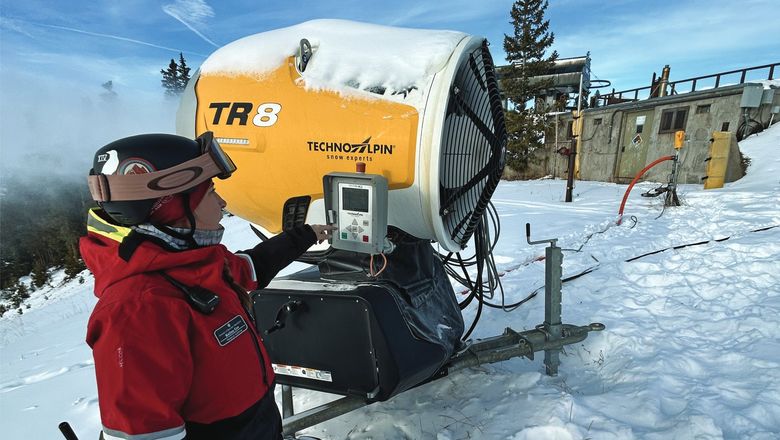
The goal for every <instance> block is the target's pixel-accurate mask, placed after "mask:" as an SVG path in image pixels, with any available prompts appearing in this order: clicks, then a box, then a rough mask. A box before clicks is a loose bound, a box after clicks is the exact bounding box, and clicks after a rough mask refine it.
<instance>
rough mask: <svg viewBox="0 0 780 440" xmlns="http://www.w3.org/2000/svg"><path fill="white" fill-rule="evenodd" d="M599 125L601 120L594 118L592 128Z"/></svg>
mask: <svg viewBox="0 0 780 440" xmlns="http://www.w3.org/2000/svg"><path fill="white" fill-rule="evenodd" d="M597 125H601V118H596V119H594V120H593V126H594V127H595V126H597Z"/></svg>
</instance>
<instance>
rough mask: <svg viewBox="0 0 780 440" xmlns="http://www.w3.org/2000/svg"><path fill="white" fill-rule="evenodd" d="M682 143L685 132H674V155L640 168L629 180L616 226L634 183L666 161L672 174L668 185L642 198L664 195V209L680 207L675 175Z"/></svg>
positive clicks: (619, 221) (660, 158) (649, 192)
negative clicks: (669, 161) (668, 161)
mask: <svg viewBox="0 0 780 440" xmlns="http://www.w3.org/2000/svg"><path fill="white" fill-rule="evenodd" d="M684 143H685V132H684V131H682V130H680V131H677V132H675V133H674V149H675V150H676V151H675V153H674V156H663V157H659V158H658V159H656V160H654V161H653V162H651V163H650V164H649V165H647V166H646V167H644V168H642V170H641V171H639V172H638V173H637V174H636V176H635V177H634V179H633V180H631V183H629V184H628V188H626V192H625V194H623V200H622V201H621V202H620V209H619V210H618V218H617V222H616V223H617V224H618V225H620V224H621V223H622V221H623V209H624V208H625V207H626V201H628V195H629V194H630V193H631V189H632V188H633V187H634V185H635V184H636V182H638V181H639V179H640V178H641V177H642V176H643V175H644V174H645V173H646V172H647V171H649V170H650V169H651V168H653V167H654V166H656V165H658V164H659V163H662V162H665V161H667V160H671V161H672V172H671V174H669V183H667V184H666V185H664V186H660V187H658V188H655V189H653V190H650V191H648V192H646V193H643V194H642V196H643V197H656V196H659V195H661V194H664V193H665V194H666V197H665V199H664V207H666V206H680V199H679V197H677V174H678V170H679V162H680V161H679V157H680V149H682V147H683V144H684Z"/></svg>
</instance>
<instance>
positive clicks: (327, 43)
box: [177, 20, 603, 435]
mask: <svg viewBox="0 0 780 440" xmlns="http://www.w3.org/2000/svg"><path fill="white" fill-rule="evenodd" d="M205 131H212V132H214V134H215V137H216V139H217V141H218V142H219V143H220V144H221V145H222V147H223V149H224V150H225V151H227V152H228V154H229V155H230V156H231V158H232V159H233V161H234V162H235V164H236V165H237V167H238V169H237V171H236V172H235V173H234V174H233V176H232V177H231V178H230V179H227V180H220V181H216V182H215V185H216V187H217V190H218V191H219V193H220V194H221V195H222V197H224V198H225V199H226V200H227V202H228V210H229V211H230V212H231V213H232V214H235V215H237V216H239V217H241V218H243V219H246V220H248V221H250V222H251V223H253V224H254V225H256V226H258V227H259V228H256V233H257V234H258V236H260V237H261V238H264V237H266V236H267V235H268V234H274V233H279V232H282V231H284V230H285V229H287V228H290V227H294V226H296V225H300V224H303V223H309V224H317V223H319V224H322V223H327V224H331V225H334V226H335V227H336V228H337V229H336V231H335V233H334V236H333V239H332V240H331V241H330V243H328V245H327V246H325V247H324V248H322V247H321V248H317V247H316V246H315V247H314V248H312V249H310V250H309V252H307V253H305V254H304V255H303V257H301V261H304V262H308V263H312V264H313V265H314V266H313V267H311V268H309V269H306V270H303V271H301V272H298V273H296V274H293V275H290V276H287V277H282V278H277V279H275V280H274V281H273V282H271V283H270V284H269V286H268V287H267V288H265V289H263V290H262V291H257V292H253V301H254V313H255V318H256V323H257V326H258V329H259V330H260V331H261V332H263V333H264V334H265V336H264V342H265V344H266V347H267V348H268V351H269V353H270V356H271V359H272V361H273V368H274V371H275V372H276V375H277V376H276V377H277V381H278V382H279V383H280V384H282V396H283V402H282V410H283V411H282V412H283V415H284V432H285V435H288V434H291V433H294V432H296V431H299V430H301V429H304V428H306V427H308V426H312V425H314V424H317V423H320V422H323V421H325V420H328V419H331V418H334V417H337V416H339V415H341V414H344V413H346V412H348V411H351V410H354V409H356V408H359V407H361V406H364V405H366V404H369V403H372V402H376V401H383V400H387V399H389V398H391V397H392V396H394V395H396V394H398V393H400V392H403V391H405V390H408V389H410V388H412V387H415V386H417V385H420V384H422V383H425V382H427V381H432V380H435V379H437V378H440V377H443V376H445V375H447V374H448V373H451V372H454V371H457V370H460V369H463V368H466V367H470V366H476V365H479V364H482V363H485V362H498V361H501V360H506V359H509V358H511V357H516V356H526V357H529V358H530V359H533V355H534V352H537V351H545V369H546V371H547V373H548V374H551V375H554V374H556V373H557V368H558V352H559V351H560V349H561V348H562V347H563V346H564V345H567V344H573V343H576V342H579V341H582V340H583V339H585V338H586V337H587V334H588V332H590V331H594V330H601V329H603V326H601V325H599V324H592V325H589V326H571V325H566V324H561V322H560V303H561V300H560V270H561V267H560V265H561V259H562V257H561V256H560V248H556V247H555V246H554V243H551V247H550V248H548V252H550V249H558V253H557V254H553V255H552V257H549V258H548V259H547V264H548V265H551V266H556V265H557V271H555V270H548V271H547V272H548V279H547V280H546V285H547V291H546V304H547V303H549V306H548V307H546V308H547V309H548V312H547V313H546V314H545V322H544V323H543V324H540V325H539V326H537V327H536V328H535V329H533V330H529V331H524V332H515V331H514V330H512V329H509V328H507V329H506V331H505V332H504V334H502V335H499V336H495V337H491V338H487V339H482V340H476V341H472V340H470V339H469V336H470V334H471V332H472V331H473V330H474V327H475V325H476V319H475V321H474V322H473V323H472V324H471V326H470V328H469V329H468V330H466V331H465V332H464V330H465V325H464V323H463V318H462V316H461V312H460V311H461V309H462V308H465V307H466V306H468V305H469V304H471V303H473V304H475V305H476V307H477V314H476V316H477V319H478V317H479V316H480V313H481V311H482V308H483V305H485V304H488V299H489V298H492V293H493V290H497V289H498V288H499V287H498V286H499V285H500V280H499V279H498V272H497V271H496V269H495V267H494V262H493V259H492V250H493V248H494V247H495V246H496V242H497V240H498V235H499V234H498V228H499V224H498V215H497V212H496V211H495V208H494V207H493V206H492V204H491V203H490V198H491V196H492V195H493V192H494V190H495V189H496V187H497V185H498V183H499V180H500V177H501V174H502V171H503V168H504V159H505V153H506V142H507V134H506V129H505V125H504V113H503V105H502V101H501V97H500V93H499V88H498V80H497V75H496V68H495V66H494V64H493V60H492V57H491V55H490V52H489V50H488V43H487V40H485V39H484V38H482V37H476V36H471V35H467V34H464V33H460V32H451V31H429V30H412V29H401V28H394V27H386V26H376V25H370V24H364V23H354V22H349V21H342V20H315V21H310V22H306V23H303V24H299V25H296V26H292V27H289V28H285V29H279V30H274V31H270V32H265V33H261V34H256V35H252V36H248V37H245V38H243V39H240V40H237V41H235V42H233V43H230V44H228V45H226V46H224V47H221V48H219V49H218V50H216V51H215V52H214V53H213V54H212V55H211V56H209V58H208V59H206V61H205V62H204V63H203V64H202V66H201V67H200V69H199V70H198V71H197V72H196V73H195V74H194V75H193V77H192V79H191V80H190V82H189V84H188V86H187V88H186V90H185V92H184V94H183V96H182V100H181V104H180V107H179V110H178V114H177V132H178V133H179V134H181V135H184V136H188V137H195V136H196V135H197V134H200V133H203V132H205ZM263 230H264V231H263ZM432 243H435V244H434V245H433V246H432ZM467 249H468V251H467ZM440 252H441V253H440ZM467 252H468V253H469V255H466V253H467ZM553 252H554V251H553ZM555 255H557V257H555ZM450 278H452V279H455V280H458V281H461V282H462V283H463V284H464V286H465V287H466V291H465V299H464V300H462V301H460V303H459V302H458V300H457V298H456V296H455V292H454V290H453V287H452V284H451V281H450ZM556 278H557V282H556ZM292 387H300V388H306V389H312V390H318V391H324V392H329V393H334V394H340V395H342V396H344V397H342V398H341V399H339V400H336V401H334V402H331V403H328V404H325V405H321V406H319V407H316V408H312V409H309V410H307V411H305V412H301V413H299V414H296V413H295V411H294V406H293V399H292Z"/></svg>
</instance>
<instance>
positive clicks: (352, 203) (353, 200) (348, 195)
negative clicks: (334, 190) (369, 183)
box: [341, 187, 368, 212]
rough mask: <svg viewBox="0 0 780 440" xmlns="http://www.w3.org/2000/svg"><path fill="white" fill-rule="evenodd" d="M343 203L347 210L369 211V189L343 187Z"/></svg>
mask: <svg viewBox="0 0 780 440" xmlns="http://www.w3.org/2000/svg"><path fill="white" fill-rule="evenodd" d="M341 203H342V207H343V209H344V210H345V211H357V212H368V190H367V189H360V188H344V187H342V188H341Z"/></svg>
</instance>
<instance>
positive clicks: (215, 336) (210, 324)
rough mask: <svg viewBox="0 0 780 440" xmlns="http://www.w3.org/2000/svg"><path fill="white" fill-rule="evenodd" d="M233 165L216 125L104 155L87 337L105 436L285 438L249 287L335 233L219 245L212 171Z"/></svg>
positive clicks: (99, 166)
mask: <svg viewBox="0 0 780 440" xmlns="http://www.w3.org/2000/svg"><path fill="white" fill-rule="evenodd" d="M235 169H236V167H235V165H233V163H232V161H231V160H230V158H229V157H228V156H227V155H226V154H225V153H224V152H223V151H222V149H221V148H220V146H219V144H218V143H217V142H216V141H215V140H214V139H213V137H212V134H211V133H210V132H207V133H205V134H204V135H203V136H201V137H199V138H198V139H196V140H195V141H193V140H191V139H187V138H184V137H181V136H174V135H163V134H153V135H152V134H150V135H139V136H132V137H128V138H124V139H120V140H117V141H115V142H112V143H110V144H108V145H106V146H105V147H103V148H101V149H100V150H98V151H97V153H96V154H95V159H94V164H93V169H92V170H91V172H90V176H89V185H90V192H91V193H92V196H93V198H94V199H95V201H97V202H98V205H99V206H100V209H92V210H90V212H89V216H88V222H87V229H88V234H87V236H86V237H83V238H82V239H81V242H80V250H81V254H82V256H83V259H84V262H85V263H86V265H87V267H88V268H89V269H90V270H91V271H92V273H93V274H94V276H95V295H96V296H97V297H98V298H99V300H98V303H97V305H96V306H95V309H94V311H93V312H92V315H91V317H90V320H89V324H88V329H87V343H88V344H89V345H90V347H91V348H92V352H93V357H94V359H95V374H96V377H97V386H98V400H99V403H100V416H101V421H102V425H103V430H102V437H103V438H105V439H144V440H153V439H166V440H167V439H184V438H186V439H190V440H196V439H226V440H228V439H230V440H232V439H253V440H259V439H281V431H282V425H281V418H280V416H279V411H278V409H277V406H276V403H275V401H274V394H273V388H274V372H273V370H272V368H271V362H270V360H269V357H268V353H267V352H266V350H265V347H264V346H263V342H262V340H261V338H260V335H259V334H258V332H257V331H256V329H255V326H254V325H253V318H252V313H251V300H250V297H249V295H248V294H247V291H251V290H255V289H261V288H263V287H265V286H266V285H267V284H268V283H269V282H270V281H271V279H272V278H273V277H274V276H275V275H276V274H277V273H278V272H279V271H280V270H281V269H283V268H284V267H285V266H287V265H288V264H289V263H291V262H292V261H294V260H295V259H296V258H298V257H299V256H300V255H301V254H302V253H303V252H305V251H306V250H307V249H308V248H309V247H310V246H311V245H312V244H314V243H315V242H316V241H322V240H325V239H327V237H328V234H329V233H330V232H331V228H330V227H327V226H321V225H314V226H309V225H302V226H300V227H296V228H293V229H291V230H288V231H285V232H283V233H281V234H279V235H277V236H275V237H273V238H271V239H269V240H267V241H265V242H263V243H261V244H259V245H258V246H256V247H255V248H253V249H249V250H247V251H242V252H238V253H235V254H234V253H232V252H230V251H228V250H227V248H225V246H223V245H221V244H219V243H220V239H221V237H222V232H223V228H222V226H221V225H220V224H219V221H220V219H221V218H222V209H223V208H225V205H226V204H225V201H224V200H223V199H222V198H220V197H219V195H218V194H217V193H216V192H215V191H214V186H213V184H212V182H211V179H212V178H213V177H219V178H222V179H225V178H228V177H229V176H230V174H232V172H233V171H235Z"/></svg>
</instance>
